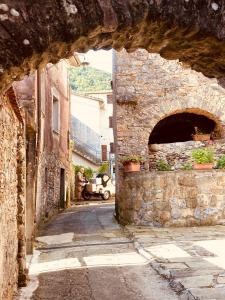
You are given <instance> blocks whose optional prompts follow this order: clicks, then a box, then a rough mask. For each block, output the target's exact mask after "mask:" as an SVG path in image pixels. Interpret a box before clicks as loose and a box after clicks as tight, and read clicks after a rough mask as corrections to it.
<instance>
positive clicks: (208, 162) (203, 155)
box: [192, 148, 214, 170]
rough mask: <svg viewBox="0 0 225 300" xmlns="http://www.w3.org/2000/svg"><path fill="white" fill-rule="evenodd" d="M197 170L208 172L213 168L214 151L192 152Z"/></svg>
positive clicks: (201, 150) (199, 150)
mask: <svg viewBox="0 0 225 300" xmlns="http://www.w3.org/2000/svg"><path fill="white" fill-rule="evenodd" d="M192 159H193V161H194V169H195V170H208V169H212V168H213V162H214V153H213V150H212V149H209V148H201V149H195V150H193V151H192Z"/></svg>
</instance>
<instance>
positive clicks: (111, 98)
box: [107, 95, 113, 104]
mask: <svg viewBox="0 0 225 300" xmlns="http://www.w3.org/2000/svg"><path fill="white" fill-rule="evenodd" d="M107 103H108V104H113V95H107Z"/></svg>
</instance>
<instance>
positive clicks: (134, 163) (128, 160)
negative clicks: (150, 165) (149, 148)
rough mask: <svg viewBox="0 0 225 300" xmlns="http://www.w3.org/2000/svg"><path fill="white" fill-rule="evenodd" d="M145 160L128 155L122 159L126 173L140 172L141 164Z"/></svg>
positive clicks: (137, 156) (138, 156)
mask: <svg viewBox="0 0 225 300" xmlns="http://www.w3.org/2000/svg"><path fill="white" fill-rule="evenodd" d="M143 161H144V159H143V157H142V156H140V155H127V156H124V157H123V159H122V163H123V166H124V172H139V171H140V169H141V162H143Z"/></svg>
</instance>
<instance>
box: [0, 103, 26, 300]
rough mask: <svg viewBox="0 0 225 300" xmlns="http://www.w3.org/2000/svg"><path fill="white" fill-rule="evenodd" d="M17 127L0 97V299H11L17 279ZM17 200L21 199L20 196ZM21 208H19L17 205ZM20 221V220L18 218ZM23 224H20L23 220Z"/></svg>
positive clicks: (11, 111)
mask: <svg viewBox="0 0 225 300" xmlns="http://www.w3.org/2000/svg"><path fill="white" fill-rule="evenodd" d="M18 128H19V122H18V120H17V118H16V116H15V114H14V112H13V110H12V108H11V107H10V105H9V103H8V101H7V99H5V98H1V99H0V232H1V234H0V299H1V300H5V299H12V296H13V293H14V292H15V290H16V287H17V280H18V264H17V255H18V238H19V237H18V224H17V212H18V207H17V201H18V200H19V199H18V174H17V171H18V162H17V153H18ZM21 201H23V199H22V198H21ZM20 208H22V207H20ZM21 221H22V222H23V220H21ZM23 225H24V223H23Z"/></svg>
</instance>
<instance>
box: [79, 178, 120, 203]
mask: <svg viewBox="0 0 225 300" xmlns="http://www.w3.org/2000/svg"><path fill="white" fill-rule="evenodd" d="M114 195H115V185H113V184H112V181H111V178H110V176H109V175H107V174H99V175H98V176H97V177H96V178H92V179H90V180H89V182H88V183H86V184H85V186H84V189H83V191H82V197H83V198H84V199H85V200H90V199H91V198H92V197H99V196H100V197H102V199H103V200H108V199H109V198H110V197H111V196H114Z"/></svg>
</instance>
